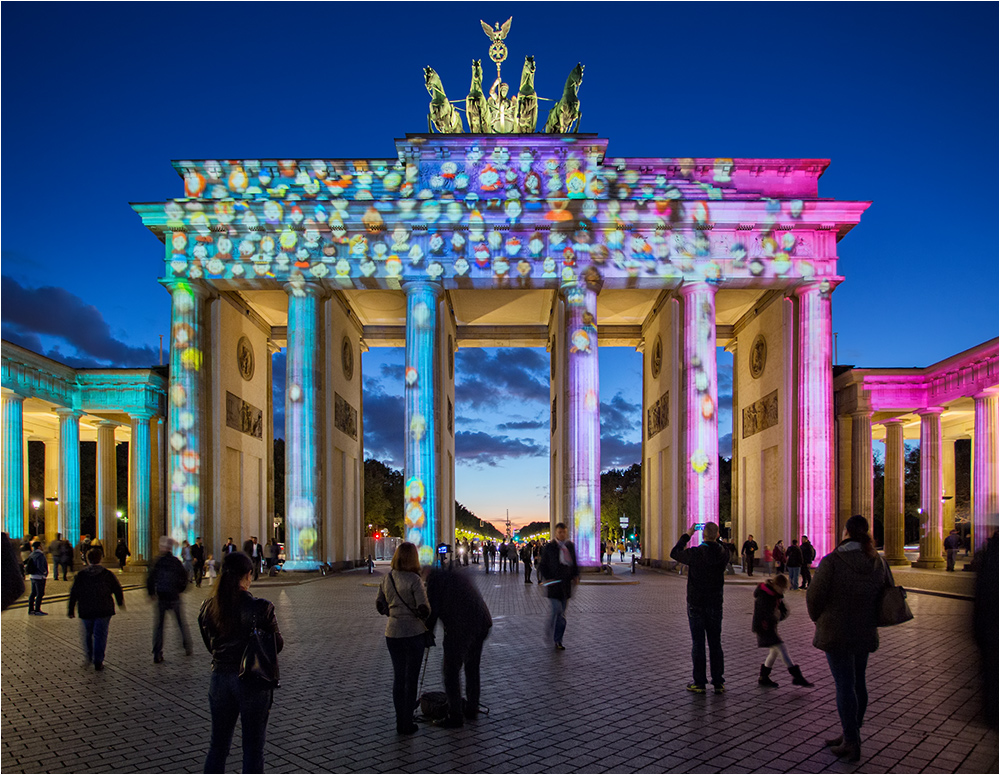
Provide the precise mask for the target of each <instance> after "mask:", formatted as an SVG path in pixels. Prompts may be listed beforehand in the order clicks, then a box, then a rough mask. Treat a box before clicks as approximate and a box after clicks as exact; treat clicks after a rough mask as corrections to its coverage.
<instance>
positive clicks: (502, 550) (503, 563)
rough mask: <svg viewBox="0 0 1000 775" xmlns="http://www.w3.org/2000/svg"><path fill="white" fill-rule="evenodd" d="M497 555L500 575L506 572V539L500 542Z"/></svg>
mask: <svg viewBox="0 0 1000 775" xmlns="http://www.w3.org/2000/svg"><path fill="white" fill-rule="evenodd" d="M497 554H499V555H500V571H499V572H500V573H506V572H507V539H506V538H505V539H504V540H503V541H501V542H500V547H499V548H498V549H497Z"/></svg>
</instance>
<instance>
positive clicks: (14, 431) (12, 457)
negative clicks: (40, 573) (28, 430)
mask: <svg viewBox="0 0 1000 775" xmlns="http://www.w3.org/2000/svg"><path fill="white" fill-rule="evenodd" d="M0 405H2V407H3V483H4V486H3V495H2V497H3V529H4V532H6V533H7V535H8V536H10V538H11V540H15V541H16V540H18V539H19V538H20V537H21V536H23V535H24V517H25V514H24V468H25V466H26V465H27V461H26V460H25V459H24V396H19V395H17V394H16V393H4V394H3V396H2V397H0Z"/></svg>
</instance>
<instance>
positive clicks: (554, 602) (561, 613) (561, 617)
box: [549, 597, 568, 643]
mask: <svg viewBox="0 0 1000 775" xmlns="http://www.w3.org/2000/svg"><path fill="white" fill-rule="evenodd" d="M567 602H568V601H566V600H560V599H559V598H558V597H550V598H549V605H550V606H552V615H551V616H550V617H549V632H551V633H552V640H553V641H554V642H555V643H562V639H563V635H564V634H565V632H566V603H567Z"/></svg>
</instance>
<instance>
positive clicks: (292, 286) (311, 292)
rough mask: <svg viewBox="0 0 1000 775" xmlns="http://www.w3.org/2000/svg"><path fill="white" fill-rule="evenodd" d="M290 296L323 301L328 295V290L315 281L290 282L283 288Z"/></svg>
mask: <svg viewBox="0 0 1000 775" xmlns="http://www.w3.org/2000/svg"><path fill="white" fill-rule="evenodd" d="M282 287H283V288H284V289H285V293H287V294H288V295H289V296H298V297H299V298H301V297H303V296H312V297H314V298H317V299H321V298H323V297H324V296H325V295H326V289H324V288H323V286H322V285H321V284H320V283H318V282H316V281H315V280H306V279H304V278H303V279H301V280H290V281H289V282H287V283H285V284H284V285H283V286H282Z"/></svg>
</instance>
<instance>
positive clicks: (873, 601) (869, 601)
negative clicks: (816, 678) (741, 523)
mask: <svg viewBox="0 0 1000 775" xmlns="http://www.w3.org/2000/svg"><path fill="white" fill-rule="evenodd" d="M887 576H888V578H891V574H889V570H888V567H887V566H886V564H885V562H884V561H883V560H882V558H881V557H879V555H878V552H876V551H875V545H874V543H873V542H872V537H871V535H870V534H869V533H868V520H867V519H865V518H864V517H863V516H861V515H860V514H858V515H855V516H853V517H851V518H850V519H849V520H847V525H846V526H845V528H844V539H843V540H842V541H841V542H840V544H839V545H838V546H837V548H836V549H834V550H833V551H832V552H830V554H828V555H827V556H826V557H824V558H823V560H822V561H821V562H820V564H819V568H817V569H816V575H814V576H813V580H812V583H811V584H810V585H809V590H808V592H807V593H806V606H807V607H808V609H809V618H810V619H812V620H813V621H814V622H816V635H815V637H814V638H813V645H814V646H815V647H816V648H818V649H821V650H822V651H825V652H826V660H827V662H828V663H829V665H830V673H831V674H832V675H833V681H834V684H836V687H837V712H838V713H839V714H840V724H841V727H842V728H843V734H842V735H841V736H840V737H838V738H834V739H833V740H827V741H826V744H827V745H828V746H831V747H832V749H833V753H835V754H836V755H837V756H840V757H847V758H848V759H849V760H850V761H854V762H856V761H858V760H859V759H860V758H861V724H862V722H863V721H864V717H865V710H866V709H867V707H868V688H867V686H866V684H865V671H866V669H867V667H868V655H869V654H870V653H871V652H873V651H876V650H877V649H878V607H879V601H880V598H881V595H882V589H883V588H884V587H885V585H886V582H887Z"/></svg>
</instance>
